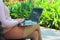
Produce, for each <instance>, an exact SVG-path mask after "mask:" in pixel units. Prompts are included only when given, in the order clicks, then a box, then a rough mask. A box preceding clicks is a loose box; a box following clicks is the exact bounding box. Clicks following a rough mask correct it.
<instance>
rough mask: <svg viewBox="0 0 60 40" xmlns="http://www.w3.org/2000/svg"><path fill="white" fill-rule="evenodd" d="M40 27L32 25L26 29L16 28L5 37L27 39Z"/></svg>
mask: <svg viewBox="0 0 60 40" xmlns="http://www.w3.org/2000/svg"><path fill="white" fill-rule="evenodd" d="M38 26H39V25H32V26H26V27H18V26H16V27H14V28H12V29H11V30H10V31H9V32H7V33H6V34H5V37H6V38H7V39H20V38H25V37H27V36H28V35H30V34H31V33H32V32H34V31H35V30H36V29H37V27H38Z"/></svg>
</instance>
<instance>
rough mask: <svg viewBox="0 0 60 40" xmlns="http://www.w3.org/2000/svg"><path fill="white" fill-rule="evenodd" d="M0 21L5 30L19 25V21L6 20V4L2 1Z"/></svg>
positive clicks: (0, 4)
mask: <svg viewBox="0 0 60 40" xmlns="http://www.w3.org/2000/svg"><path fill="white" fill-rule="evenodd" d="M0 21H1V22H2V25H4V26H3V27H4V28H8V27H13V26H15V25H17V24H18V21H13V20H11V21H9V20H6V17H5V12H4V4H3V2H1V1H0Z"/></svg>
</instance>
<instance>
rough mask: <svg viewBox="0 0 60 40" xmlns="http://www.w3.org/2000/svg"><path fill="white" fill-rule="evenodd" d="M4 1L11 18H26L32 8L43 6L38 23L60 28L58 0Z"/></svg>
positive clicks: (59, 0)
mask: <svg viewBox="0 0 60 40" xmlns="http://www.w3.org/2000/svg"><path fill="white" fill-rule="evenodd" d="M4 3H5V4H6V5H7V6H8V8H9V10H10V14H11V17H12V18H25V19H26V20H27V19H28V16H29V14H30V13H31V11H32V9H33V8H43V9H44V10H43V13H42V15H41V18H40V19H41V20H40V22H39V24H40V25H41V26H44V27H49V28H54V29H59V30H60V0H4ZM22 15H23V16H22Z"/></svg>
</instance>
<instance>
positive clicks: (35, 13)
mask: <svg viewBox="0 0 60 40" xmlns="http://www.w3.org/2000/svg"><path fill="white" fill-rule="evenodd" d="M42 11H43V8H33V9H32V13H31V14H30V15H29V17H28V20H25V21H24V22H22V23H20V24H19V26H29V25H35V24H38V23H39V22H40V16H41V14H42Z"/></svg>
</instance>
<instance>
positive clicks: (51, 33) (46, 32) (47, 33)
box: [41, 27, 60, 40]
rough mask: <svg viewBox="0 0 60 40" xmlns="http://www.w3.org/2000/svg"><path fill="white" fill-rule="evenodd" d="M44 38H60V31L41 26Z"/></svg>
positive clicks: (48, 39)
mask: <svg viewBox="0 0 60 40" xmlns="http://www.w3.org/2000/svg"><path fill="white" fill-rule="evenodd" d="M41 34H42V39H43V40H60V31H59V30H54V29H49V28H44V27H41Z"/></svg>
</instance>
